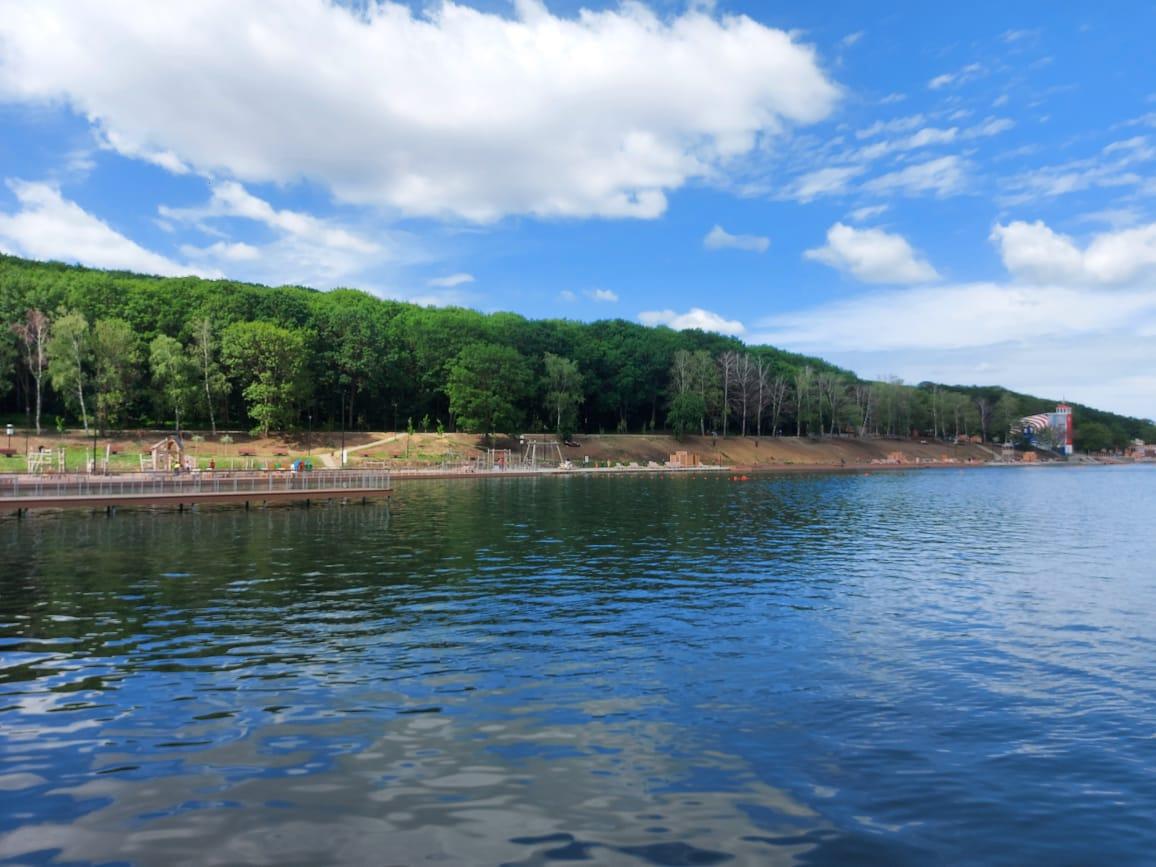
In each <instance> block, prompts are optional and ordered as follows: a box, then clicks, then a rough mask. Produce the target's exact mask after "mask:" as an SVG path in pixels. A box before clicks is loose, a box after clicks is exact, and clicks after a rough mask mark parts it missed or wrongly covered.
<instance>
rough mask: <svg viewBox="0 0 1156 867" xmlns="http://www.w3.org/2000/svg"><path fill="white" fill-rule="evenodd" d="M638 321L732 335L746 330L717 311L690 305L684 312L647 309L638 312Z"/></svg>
mask: <svg viewBox="0 0 1156 867" xmlns="http://www.w3.org/2000/svg"><path fill="white" fill-rule="evenodd" d="M638 321H639V322H641V323H642V324H643V325H650V326H655V325H667V326H669V327H671V328H673V329H674V330H675V331H683V330H685V329H687V328H699V329H701V330H703V331H715V332H718V333H719V334H734V335H739V334H742V333H743V332H744V331H746V328H745V327H744V326H743V324H742V323H741V322H739V321H738V320H735V319H724V318H723V317H722V316H719V315H718V314H717V313H712V312H711V311H709V310H703V309H702V308H701V307H692V308H690V310H688V311H687V312H686V313H675V312H674V311H673V310H648V311H645V312H643V313H639V314H638Z"/></svg>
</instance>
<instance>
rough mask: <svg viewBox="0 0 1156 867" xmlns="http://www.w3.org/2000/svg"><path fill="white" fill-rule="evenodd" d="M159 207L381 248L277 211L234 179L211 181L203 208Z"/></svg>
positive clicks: (193, 219) (363, 248) (183, 218)
mask: <svg viewBox="0 0 1156 867" xmlns="http://www.w3.org/2000/svg"><path fill="white" fill-rule="evenodd" d="M158 210H159V212H160V214H161V216H163V217H166V218H168V219H170V220H175V221H178V222H185V223H193V224H203V223H204V222H205V221H206V220H212V219H214V218H222V217H236V218H240V219H245V220H254V221H256V222H258V223H263V224H264V225H265V226H268V227H269V228H270V229H275V230H277V231H279V232H283V233H285V234H288V235H293V236H295V237H297V238H301V239H305V240H310V241H313V242H315V243H318V244H324V245H325V246H327V247H332V248H336V249H339V250H348V251H351V252H354V253H366V254H370V253H378V252H380V249H381V248H380V247H379V246H378V245H377V244H376V243H374V242H373V241H369V240H367V239H365V238H361V237H358V236H357V235H356V234H354V233H352V232H350V231H348V230H347V229H343V228H341V227H339V226H333V225H332V224H330V223H329V222H327V221H325V220H321V219H319V218H317V217H314V216H312V215H310V214H305V213H302V212H300V211H288V210H280V211H279V210H277V209H276V208H274V207H273V206H272V205H270V204H269V203H268V202H266V201H265V200H264V199H261V198H258V197H257V196H254V195H253V194H252V193H250V192H249V191H248V190H246V189H245V188H244V187H243V186H241V185H240V184H238V183H236V182H235V181H216V182H214V183H213V185H212V195H211V197H210V199H209V202H208V204H206V205H204V206H202V207H199V208H170V207H167V206H164V205H162V206H161V207H160V208H159V209H158Z"/></svg>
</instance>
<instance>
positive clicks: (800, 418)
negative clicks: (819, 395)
mask: <svg viewBox="0 0 1156 867" xmlns="http://www.w3.org/2000/svg"><path fill="white" fill-rule="evenodd" d="M814 380H815V371H814V370H812V369H811V367H810V366H809V365H808V366H806V367H800V368H799V369H798V370H796V371H795V436H796V437H801V436H802V435H803V426H804V425H806V424H808V420H807V409H808V407H809V406H810V404H811V387H812V384H813V383H814Z"/></svg>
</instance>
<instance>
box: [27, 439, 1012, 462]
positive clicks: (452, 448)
mask: <svg viewBox="0 0 1156 867" xmlns="http://www.w3.org/2000/svg"><path fill="white" fill-rule="evenodd" d="M162 437H163V435H162V434H159V433H155V432H146V431H140V432H135V431H134V432H127V431H126V432H121V433H116V434H113V435H112V436H110V437H99V438H98V439H97V447H98V448H97V450H98V454H99V456H100V458H101V459H103V458H104V455H105V453H106V447H108V448H109V449H110V450H111V452H112V453H113V454H115V455H116V457H115V458H114V459H113V460H112V461H111V463H112V464H113V465H114V468H115V469H129V468H136V467H135V466H134V467H130V466H129V465H130V464H133V465H135V464H137V463H138V462H139V458H138V457H137V456H138V455H139V454H140V453H141V452H147V451H148V448H149V446H151V445H153V444H155V443H156V442H157V441H158V439H160V438H162ZM30 439H31V440H32V443H31V445H32V448H33V450H35V449H36V447H37V446H38V445H43V446H45V447H46V448H47V449H56V448H59V447H62V446H63V447H67V448H68V451H69V452H72V451H76V452H77V454H80V453H82V452H84V453H91V450H92V445H93V441H92V439H91V438H86V437H85V436H84V435H83V434H67V435H45V436H42V437H35V436H33V437H31V438H30ZM535 439H538V440H539V441H544V442H545V441H549V438H548V437H545V436H537V437H535ZM573 443H574V444H572V445H564V446H562V447H561V453H562V457H563V458H564V459H565V460H569V461H570V462H572V463H573V464H575V465H579V466H580V465H591V466H606V465H607V464H608V463H610V464H632V463H636V464H639V465H641V466H646V465H647V464H649V463H651V462H653V463H657V464H665V463H666V462H667V461H668V460H669V459H670V456H671V455H672V454H673V453H674V452H677V451H687V452H691V453H693V454H695V455H697V456H698V459H699V461H700V462H701V463H703V464H710V465H726V466H732V467H752V468H756V467H790V466H797V467H807V466H813V467H830V466H841V465H847V466H857V465H865V464H877V463H891V464H908V463H910V464H926V463H963V464H966V463H985V462H988V461H991V460H992V459H993V458H994V457H995V455H996V454H998V452H999V447H998V446H989V447H983V446H978V445H970V444H960V445H954V444H952V443H943V442H937V441H918V440H900V439H866V440H860V439H854V438H849V437H827V438H823V439H809V438H805V437H804V438H800V439H796V438H795V437H763V438H762V439H759V440H757V439H755V438H754V437H745V438H744V437H737V436H731V437H726V438H723V437H709V436H708V437H698V436H692V437H688V438H686V439H685V440H682V441H679V440H676V439H675V438H674V437H672V436H668V435H664V434H604V435H590V436H577V437H575V438H574V440H573ZM344 445H345V449H346V466H353V467H356V466H364V465H367V464H368V465H377V466H399V467H400V466H421V465H438V464H442V463H454V462H465V461H471V460H475V459H482V458H483V457H484V455H485V452H486V449H487V448H488V447H489V445H492V446H493V447H495V448H501V449H510V451H511V458H513V459H514V460H517V458H518V456H519V455H520V453H521V447H520V444H519V441H518V439H517V438H497V439H495V441H494V442H492V443H491V444H489V445H487V443H486V442H485V440H484V439H483V438H482V437H480V436H477V435H474V434H461V433H447V434H440V435H439V434H436V433H415V434H412V435H410V434H408V433H406V432H404V431H402V432H400V433H398V432H388V431H382V432H369V433H365V432H359V433H346V434H345V437H344ZM341 446H342V437H341V435H340V434H332V433H328V432H313V433H311V434H304V433H303V434H300V435H289V436H271V437H251V436H248V435H245V434H237V433H233V434H231V435H227V436H225V435H218V436H213V435H212V434H209V433H208V432H201V433H196V434H186V437H185V448H186V450H187V453H188V454H190V455H192V456H193V457H194V458H195V459H196V460H197V461H198V463H207V462H208V461H209V460H210V459H215V461H216V462H217V464H218V466H222V467H224V466H227V465H228V464H229V463H233V462H237V461H243V460H246V459H249V460H256V461H259V462H260V461H266V462H269V463H270V464H271V465H272V464H273V463H277V462H282V463H284V462H287V461H288V460H291V459H294V458H298V457H306V456H311V457H312V458H313V460H314V462H315V463H317V464H318V465H319V466H339V465H340V464H339V455H340V450H341ZM21 451H22V450H21ZM551 453H552V448H550V449H545V448H543V449H540V451H539V457H540V459H541V458H542V457H543V455H544V458H545V462H547V463H549V462H552V460H551ZM553 458H554V459H556V453H553ZM222 461H224V462H226V463H222ZM121 463H123V464H124V466H123V467H121V466H120V464H121Z"/></svg>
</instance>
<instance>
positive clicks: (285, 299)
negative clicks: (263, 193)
mask: <svg viewBox="0 0 1156 867" xmlns="http://www.w3.org/2000/svg"><path fill="white" fill-rule="evenodd" d="M0 323H2V327H0V413H2V414H5V415H7V416H9V417H10V418H13V419H15V418H17V417H25V416H27V417H28V418H29V420H30V421H31V422H34V420H35V415H36V404H37V394H38V393H39V397H40V402H41V404H42V409H41V416H42V423H43V425H44V426H46V427H49V428H51V427H52V426H53V424H66V425H68V426H69V427H75V426H80V425H85V426H86V427H87V425H89V424H93V425H96V426H99V427H101V428H107V427H116V426H129V425H132V426H152V425H161V424H165V425H168V424H172V423H173V422H174V421H176V420H178V419H179V421H180V423H181V425H182V426H185V427H202V426H203V427H206V428H208V427H210V426H212V427H234V428H236V427H242V426H243V427H254V428H260V429H264V430H269V429H288V428H296V427H303V426H304V425H305V424H306V423H309V422H310V421H311V423H312V424H313V426H314V427H318V428H321V427H325V426H332V427H333V428H337V427H340V426H342V425H343V424H344V426H346V427H348V428H351V429H353V428H363V429H374V430H381V429H392V430H399V429H403V428H405V427H407V426H410V425H412V426H413V427H414V428H419V429H421V428H425V429H431V430H432V429H435V428H437V427H438V426H439V425H440V426H444V427H445V428H446V429H451V428H454V427H456V428H458V429H466V430H476V431H479V432H491V431H503V432H515V431H530V430H550V431H557V432H559V433H562V434H568V433H571V432H575V431H577V432H595V433H596V432H599V431H606V432H610V431H631V432H634V431H643V430H652V429H665V428H673V429H674V430H675V431H676V432H686V431H705V430H713V429H717V430H718V431H720V432H723V431H724V430H725V431H726V432H727V433H731V434H735V433H743V432H744V431H745V432H746V433H747V434H754V433H762V434H764V435H765V434H769V433H772V432H782V433H784V434H793V433H795V432H796V431H799V432H801V433H803V434H808V435H829V434H831V433H847V432H858V433H868V434H883V435H909V434H911V433H912V432H915V431H918V432H919V433H920V434H921V435H931V436H954V435H958V434H969V435H981V436H983V437H984V438H985V439H989V438H1000V437H1002V436H1004V435H1006V432H1007V430H1008V426H1009V425H1010V424H1011V422H1012V421H1013V420H1014V419H1015V418H1018V417H1020V416H1022V415H1026V414H1030V413H1035V412H1041V411H1044V410H1048V409H1051V408H1052V406H1053V405H1054V399H1042V398H1036V397H1032V396H1029V395H1020V394H1014V393H1012V392H1009V391H1006V390H1004V389H1001V388H975V387H969V388H951V387H946V386H939V385H933V384H930V383H920V384H919V385H918V386H909V385H904V384H902V383H900V382H898V381H889V382H865V381H862V380H859V379H858V378H857V377H855V376H854V375H853V374H851V373H849V372H847V371H845V370H841V369H839V368H838V367H835V366H834V365H831V364H829V363H827V362H825V361H822V360H821V359H817V358H810V357H807V356H802V355H797V354H793V353H788V352H783V351H782V350H779V349H775V348H773V347H767V346H745V345H743V344H742V343H741V341H739V340H737V339H734V338H730V337H724V336H722V335H718V334H708V333H705V332H702V331H697V330H691V331H681V332H676V331H672V330H671V329H669V328H650V327H645V326H642V325H639V324H636V323H633V322H628V321H624V320H621V319H615V320H603V321H598V322H591V323H582V322H575V321H571V320H563V319H545V320H528V319H525V318H524V317H522V316H518V315H516V314H513V313H493V314H488V315H487V314H482V313H479V312H477V311H474V310H468V309H463V308H455V307H447V308H431V307H421V306H418V305H415V304H409V303H404V302H398V301H389V300H383V299H379V298H376V297H374V296H372V295H369V294H366V293H364V292H361V291H357V290H351V289H339V290H334V291H330V292H318V291H315V290H311V289H307V288H302V287H296V286H282V287H275V288H274V287H268V286H261V285H255V284H248V283H236V282H231V281H227V280H203V279H199V278H195V277H180V278H173V277H150V276H142V275H138V274H130V273H124V272H117V271H100V270H93V269H88V268H81V267H76V266H68V265H62V264H58V263H41V262H32V261H28V260H24V259H19V258H15V257H10V256H0ZM1076 418H1077V430H1078V431H1080V432H1081V440H1082V442H1078V445H1082V446H1083V447H1085V448H1091V449H1099V448H1106V447H1113V446H1122V445H1124V444H1125V443H1126V442H1127V441H1128V440H1130V439H1132V438H1137V437H1138V438H1141V439H1145V440H1147V441H1156V427H1154V426H1153V425H1152V424H1151V423H1150V422H1145V421H1141V420H1138V419H1131V418H1126V417H1123V416H1118V415H1115V414H1112V413H1105V412H1099V411H1096V410H1092V409H1090V408H1087V407H1077V408H1076ZM58 419H59V421H58Z"/></svg>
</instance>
